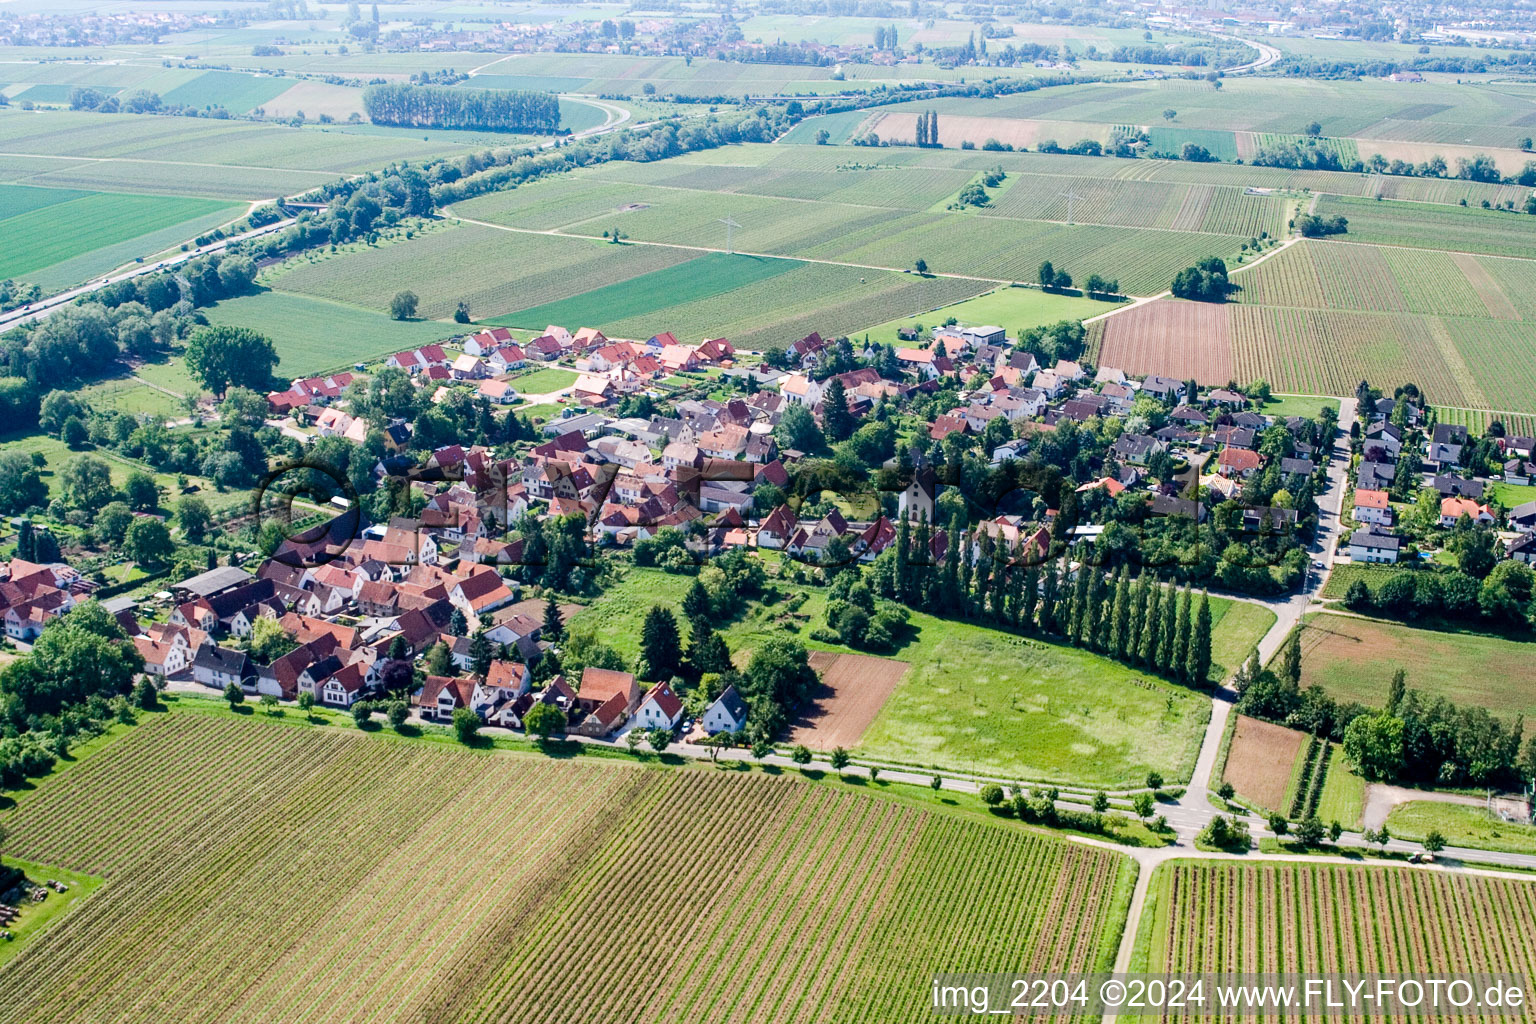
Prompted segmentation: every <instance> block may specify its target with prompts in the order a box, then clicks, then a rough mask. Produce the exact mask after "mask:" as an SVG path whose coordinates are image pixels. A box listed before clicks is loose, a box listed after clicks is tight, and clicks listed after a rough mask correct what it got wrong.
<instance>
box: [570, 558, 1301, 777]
mask: <svg viewBox="0 0 1536 1024" xmlns="http://www.w3.org/2000/svg"><path fill="white" fill-rule="evenodd" d="M690 581H691V578H690V577H688V576H682V575H674V574H669V573H665V572H662V571H660V570H654V569H630V570H628V571H626V572H625V574H624V575H623V577H622V578H621V579H619V580H617V581H616V582H615V583H614V584H613V585H611V586H608V587H606V588H605V589H604V591H603V594H602V595H601V596H600V597H598V598H597V599H595V600H594V601H593V602H592V603H590V604H589V605H587V606H586V607H585V608H584V609H583V610H582V611H581V612H579V613H578V614H577V615H576V616H575V618H574V619H573V620H572V622H571V628H572V629H573V630H579V631H586V632H588V633H590V635H592V636H593V637H595V638H597V639H599V640H601V641H602V642H603V643H606V644H609V645H610V646H612V647H614V649H615V650H617V651H618V652H619V653H620V654H621V655H622V656H623V657H624V658H625V659H626V660H627V661H633V659H634V658H635V657H636V656H637V655H638V653H639V646H638V645H639V640H638V638H639V635H640V625H641V622H642V621H643V619H644V617H645V613H646V612H647V611H648V610H649V609H650V608H651V606H652V605H656V604H659V605H662V606H664V607H668V608H672V609H674V610H676V609H679V608H680V607H681V603H682V597H683V594H684V592H685V591H686V590H687V587H688V584H689V582H690ZM798 589H799V590H801V591H803V593H804V594H805V595H806V597H805V600H804V601H803V602H801V601H797V600H789V601H786V600H783V599H781V600H779V601H777V602H772V603H753V604H752V605H750V606H749V607H748V608H747V609H746V610H745V611H744V612H743V613H742V615H741V616H740V617H739V618H738V619H736V620H734V621H732V622H729V623H721V624H719V630H720V632H721V633H722V635H723V636H724V637H725V639H726V642H727V644H728V645H729V647H730V648H731V650H732V652H733V654H734V656H735V660H736V662H737V664H738V665H741V666H744V665H745V664H746V662H747V660H748V659H749V658H750V656H751V652H752V650H753V649H755V648H756V647H757V646H758V645H760V644H761V643H763V641H764V640H766V639H767V638H768V637H770V636H774V635H782V634H784V633H786V632H787V633H789V634H792V635H794V636H795V637H796V639H797V640H798V641H800V642H801V643H803V644H804V645H805V646H806V647H807V648H809V649H811V650H824V651H837V652H843V653H856V652H853V651H852V649H851V648H847V647H842V646H839V645H837V644H830V643H826V642H823V641H819V640H815V639H813V638H811V637H810V633H811V631H812V630H814V629H816V628H818V627H819V626H821V625H823V624H824V621H825V617H826V593H827V592H826V591H825V590H824V589H823V588H819V587H807V588H798ZM1211 610H1212V622H1213V629H1212V655H1213V662H1214V663H1215V664H1213V666H1212V673H1211V674H1212V677H1213V678H1217V677H1224V676H1225V675H1226V674H1230V672H1231V671H1233V670H1235V669H1236V667H1237V665H1238V664H1239V663H1240V661H1241V659H1242V658H1245V657H1246V656H1247V654H1248V652H1249V651H1250V650H1252V648H1253V646H1254V645H1255V644H1256V643H1257V642H1258V640H1259V638H1260V637H1261V636H1263V635H1264V633H1265V632H1266V631H1267V630H1268V629H1269V626H1270V625H1271V624H1272V623H1273V621H1274V615H1273V613H1272V612H1270V611H1269V610H1268V609H1266V608H1263V607H1261V606H1258V605H1252V604H1249V603H1246V602H1238V601H1229V600H1226V599H1223V598H1213V599H1212V601H1211ZM679 616H680V617H681V615H680V612H679ZM910 625H911V629H910V630H909V632H908V633H907V635H905V636H904V637H903V638H902V641H901V643H900V645H899V646H898V647H897V648H896V649H895V650H893V651H879V652H875V653H878V654H881V655H882V656H884V657H889V658H894V659H896V660H898V661H902V662H905V663H908V664H909V665H910V666H911V669H910V670H909V671H908V672H907V673H906V675H905V676H904V677H903V680H902V682H901V684H900V685H899V686H898V687H897V688H896V690H895V692H894V693H892V695H891V697H890V699H889V700H888V701H887V702H886V704H885V707H884V709H883V710H882V711H881V712H880V715H879V716H878V717H877V718H876V720H875V722H874V724H873V726H872V727H871V728H870V730H869V731H868V732H867V733H866V734H865V736H864V739H863V742H862V743H861V745H860V747H859V753H860V754H861V755H863V756H867V757H870V758H873V759H877V760H888V761H894V762H900V763H904V764H913V765H919V766H942V767H943V768H946V769H950V770H960V771H969V772H979V773H984V774H989V775H997V776H1002V777H1005V778H1023V779H1054V780H1065V781H1071V782H1075V783H1081V784H1085V785H1103V786H1107V787H1114V786H1123V785H1131V784H1133V783H1135V782H1136V781H1137V780H1138V779H1140V778H1142V777H1144V776H1145V775H1146V773H1147V772H1148V771H1149V770H1156V771H1159V772H1161V773H1162V774H1163V776H1164V777H1165V778H1167V779H1169V780H1179V779H1184V778H1187V777H1188V776H1189V774H1190V772H1191V771H1192V770H1193V768H1194V759H1195V755H1196V753H1197V752H1198V749H1199V745H1200V738H1201V736H1202V735H1203V732H1204V728H1205V723H1206V722H1207V721H1208V720H1209V717H1210V704H1209V701H1208V700H1207V699H1206V698H1205V696H1204V695H1203V694H1201V693H1199V692H1196V691H1193V690H1190V689H1187V688H1184V687H1179V686H1173V685H1170V684H1168V683H1165V682H1163V681H1162V680H1160V679H1156V678H1153V677H1148V676H1146V675H1145V674H1144V673H1141V672H1138V671H1136V670H1135V669H1132V668H1128V667H1126V666H1123V665H1120V664H1118V663H1117V662H1114V661H1111V660H1109V659H1107V658H1103V657H1100V656H1099V655H1097V654H1094V653H1091V652H1088V651H1083V650H1079V649H1077V648H1073V647H1068V646H1065V645H1061V644H1055V643H1047V642H1044V641H1042V640H1040V639H1037V638H1034V637H1025V636H1020V635H1016V634H1013V633H1009V632H1004V631H999V630H995V629H990V628H987V627H985V626H980V625H975V624H972V623H969V622H962V621H952V620H947V619H940V618H936V617H933V616H930V615H924V614H921V613H913V615H912V616H911V622H910ZM685 632H686V627H685ZM1149 722H1152V723H1156V725H1155V728H1152V727H1147V723H1149Z"/></svg>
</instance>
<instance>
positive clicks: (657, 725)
mask: <svg viewBox="0 0 1536 1024" xmlns="http://www.w3.org/2000/svg"><path fill="white" fill-rule="evenodd" d="M682 718H683V702H682V701H681V700H678V698H677V694H675V693H673V692H672V684H671V683H668V682H660V683H657V684H656V685H655V686H653V687H651V691H650V692H649V693H647V694H646V695H645V699H644V700H643V701H641V703H640V707H639V708H638V709H636V711H635V717H634V720H633V723H634V724H633V725H631V726H630V728H633V729H666V730H668V731H671V730H673V729H676V728H677V723H678V722H680V721H682Z"/></svg>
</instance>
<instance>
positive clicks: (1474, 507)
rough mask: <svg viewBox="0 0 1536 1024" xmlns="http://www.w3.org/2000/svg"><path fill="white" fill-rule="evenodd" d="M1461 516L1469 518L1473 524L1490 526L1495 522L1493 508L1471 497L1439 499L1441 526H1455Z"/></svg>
mask: <svg viewBox="0 0 1536 1024" xmlns="http://www.w3.org/2000/svg"><path fill="white" fill-rule="evenodd" d="M1462 516H1466V517H1467V518H1469V519H1471V520H1472V524H1473V525H1474V526H1492V525H1493V524H1494V522H1495V519H1494V515H1493V510H1492V509H1490V508H1489V507H1488V506H1487V505H1482V504H1479V503H1477V502H1475V501H1473V500H1472V499H1471V498H1441V499H1440V525H1441V526H1443V527H1445V528H1446V529H1449V528H1450V527H1452V526H1455V525H1456V523H1457V521H1458V520H1459V519H1460V518H1461V517H1462Z"/></svg>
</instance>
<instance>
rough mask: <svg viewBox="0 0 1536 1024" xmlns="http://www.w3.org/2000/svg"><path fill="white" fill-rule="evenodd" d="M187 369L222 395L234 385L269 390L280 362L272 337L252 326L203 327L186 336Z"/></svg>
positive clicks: (202, 382)
mask: <svg viewBox="0 0 1536 1024" xmlns="http://www.w3.org/2000/svg"><path fill="white" fill-rule="evenodd" d="M186 359H187V370H188V371H189V372H190V373H191V374H192V376H193V377H194V378H196V379H197V381H198V382H199V383H201V384H202V385H203V386H204V387H205V388H207V389H208V390H209V391H212V392H214V393H216V394H219V395H222V394H224V392H225V391H227V390H229V388H231V387H245V388H250V389H251V390H253V391H266V390H267V387H268V384H269V383H270V382H271V380H272V370H273V369H274V368H275V367H276V366H277V363H278V358H277V349H276V348H275V347H274V346H273V344H272V339H270V338H268V337H267V336H266V335H264V334H259V333H257V332H256V331H253V330H251V329H250V328H249V327H228V326H223V325H216V326H211V327H200V328H198V329H197V330H195V331H193V332H192V336H191V337H190V338H188V339H187V349H186Z"/></svg>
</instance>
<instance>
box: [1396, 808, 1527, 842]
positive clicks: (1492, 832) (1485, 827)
mask: <svg viewBox="0 0 1536 1024" xmlns="http://www.w3.org/2000/svg"><path fill="white" fill-rule="evenodd" d="M1430 829H1439V830H1440V834H1441V835H1443V836H1445V841H1446V844H1447V845H1448V846H1472V847H1476V848H1478V849H1480V850H1503V851H1506V852H1508V853H1529V854H1536V827H1533V826H1530V825H1521V824H1517V823H1514V822H1508V821H1501V820H1500V819H1498V818H1495V817H1493V816H1492V815H1490V814H1489V813H1488V812H1487V811H1486V810H1484V809H1483V808H1481V807H1472V806H1470V805H1468V804H1447V803H1441V802H1439V801H1438V800H1410V801H1408V802H1407V803H1405V804H1398V805H1397V806H1396V807H1394V808H1392V813H1391V814H1388V815H1387V830H1388V831H1389V832H1391V833H1392V835H1393V836H1395V837H1397V838H1399V839H1412V840H1422V839H1423V838H1424V837H1425V836H1426V835H1428V834H1429V830H1430Z"/></svg>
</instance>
